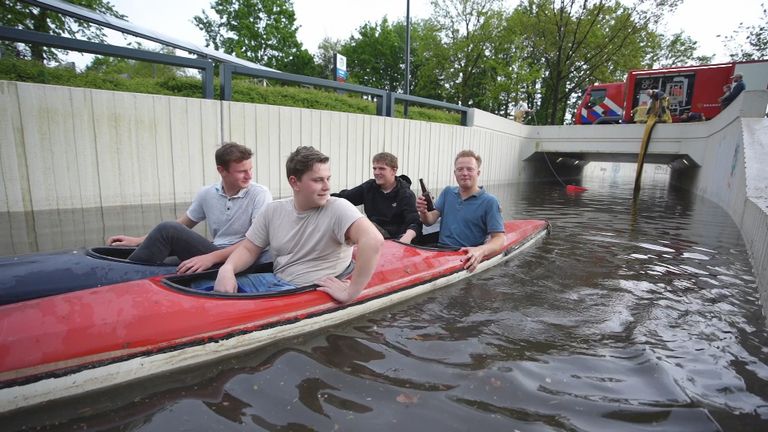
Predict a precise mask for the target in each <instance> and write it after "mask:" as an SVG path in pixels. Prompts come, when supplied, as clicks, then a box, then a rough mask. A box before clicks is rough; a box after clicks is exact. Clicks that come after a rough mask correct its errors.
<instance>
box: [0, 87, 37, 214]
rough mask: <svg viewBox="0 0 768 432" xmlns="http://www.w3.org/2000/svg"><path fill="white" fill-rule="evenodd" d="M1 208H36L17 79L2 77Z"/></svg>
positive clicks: (0, 106) (8, 209)
mask: <svg viewBox="0 0 768 432" xmlns="http://www.w3.org/2000/svg"><path fill="white" fill-rule="evenodd" d="M0 143H2V145H0V170H2V172H1V173H0V180H2V182H3V187H2V188H0V189H1V190H0V212H6V211H12V212H18V211H25V210H31V209H32V203H31V201H30V195H31V194H30V191H29V176H28V174H27V158H26V152H25V150H24V136H23V129H22V122H21V109H20V107H19V94H18V86H17V85H16V83H11V82H8V81H0Z"/></svg>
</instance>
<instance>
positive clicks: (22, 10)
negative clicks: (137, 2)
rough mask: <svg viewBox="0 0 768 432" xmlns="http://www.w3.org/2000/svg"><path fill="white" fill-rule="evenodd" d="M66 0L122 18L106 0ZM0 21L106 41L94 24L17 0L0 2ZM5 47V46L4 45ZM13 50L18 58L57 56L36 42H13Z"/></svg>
mask: <svg viewBox="0 0 768 432" xmlns="http://www.w3.org/2000/svg"><path fill="white" fill-rule="evenodd" d="M69 2H70V3H72V4H75V5H78V6H83V7H86V8H88V9H91V10H94V11H96V12H100V13H102V14H106V15H110V16H113V17H116V18H125V15H122V14H121V13H119V12H118V11H117V10H116V9H115V7H114V6H113V5H112V3H110V2H109V1H107V0H69ZM0 24H2V25H4V26H8V27H14V28H19V29H25V30H34V31H37V32H41V33H48V34H52V35H57V36H69V37H72V38H77V39H84V40H88V41H92V42H104V41H105V40H106V39H105V34H104V31H103V29H102V28H101V27H100V26H98V25H95V24H89V23H87V22H84V21H80V20H76V19H74V18H71V17H67V16H64V15H61V14H59V13H57V12H53V11H49V10H47V9H43V8H40V7H38V6H33V5H31V4H29V3H26V2H21V1H18V0H7V1H4V2H3V5H2V6H0ZM6 46H9V45H8V44H6ZM13 51H14V52H15V55H16V57H18V58H31V59H33V60H36V61H39V62H40V63H43V62H45V61H48V62H55V61H59V55H58V54H57V52H56V51H54V50H53V49H48V48H44V47H42V46H39V45H31V46H28V47H24V46H21V45H19V44H16V45H13Z"/></svg>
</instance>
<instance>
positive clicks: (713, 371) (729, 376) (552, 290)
mask: <svg viewBox="0 0 768 432" xmlns="http://www.w3.org/2000/svg"><path fill="white" fill-rule="evenodd" d="M665 180H666V179H664V178H660V179H659V181H649V182H646V184H645V186H644V188H643V191H642V193H641V197H640V200H639V201H638V203H637V204H633V202H632V200H631V196H632V189H631V183H627V182H621V183H619V182H614V181H610V179H608V177H607V176H606V177H601V176H599V175H597V176H594V177H592V178H590V177H587V178H585V179H584V183H583V184H584V185H585V186H587V187H588V188H589V190H588V191H587V192H585V193H583V194H580V195H568V194H566V193H565V191H564V189H563V187H562V186H561V185H559V184H551V183H549V184H545V183H534V184H524V185H509V186H494V187H489V188H488V189H489V191H490V192H492V193H494V194H496V195H497V196H498V197H499V198H500V201H501V203H502V207H503V211H504V215H505V218H507V219H509V218H524V219H547V220H549V221H550V222H551V223H552V232H551V235H550V236H549V237H547V238H546V239H544V240H543V241H542V242H540V243H538V244H537V245H535V246H534V247H532V248H530V249H528V250H527V251H526V252H524V253H522V254H520V255H519V256H518V257H517V258H514V259H512V260H511V261H509V262H507V263H505V264H502V265H501V266H499V267H496V268H493V269H491V270H489V271H487V272H484V273H481V274H478V275H476V276H474V277H472V278H469V279H466V280H464V281H461V282H458V283H455V284H453V285H449V286H448V287H445V288H443V289H440V290H438V291H437V292H433V293H431V294H429V295H426V296H423V297H419V298H417V299H414V300H411V301H410V302H406V303H402V304H398V305H396V306H394V307H392V308H389V309H386V310H383V311H380V312H378V313H374V314H371V315H369V316H367V317H364V318H358V319H356V320H353V321H350V322H348V323H347V324H345V325H342V326H337V327H332V328H330V329H325V330H322V331H320V332H316V333H311V334H308V335H305V336H303V337H301V338H296V339H291V340H286V341H281V342H278V343H275V344H273V345H270V346H267V347H265V348H263V349H259V350H256V351H252V352H249V353H247V354H244V355H240V356H236V357H232V358H228V359H225V360H221V361H219V362H216V363H213V364H207V365H201V366H198V367H194V368H190V369H185V370H181V371H178V372H175V373H172V374H167V375H164V376H160V377H154V378H151V379H147V380H144V381H140V382H138V383H133V384H129V385H125V386H121V387H119V388H116V389H113V390H109V391H104V392H100V393H97V394H95V395H91V396H86V397H81V398H75V399H71V400H68V401H65V402H62V403H56V404H49V406H47V407H44V408H40V409H35V410H30V411H26V412H20V413H17V414H15V415H12V416H6V417H0V423H2V424H3V428H2V429H3V430H17V429H29V430H83V429H87V430H121V431H128V430H131V431H133V430H135V431H168V430H188V431H211V430H280V431H289V430H290V431H311V430H317V431H331V430H349V431H357V430H366V431H385V430H386V431H391V430H400V431H426V430H435V431H437V430H440V431H463V430H478V431H483V430H493V431H496V430H499V431H501V430H503V431H514V430H518V431H672V430H674V431H718V430H723V431H751V430H755V431H756V430H768V366H767V365H768V331H766V326H765V318H764V317H763V315H762V312H761V307H760V305H759V304H758V297H759V296H758V292H757V286H756V280H755V278H754V276H753V274H752V268H751V265H750V262H749V259H748V255H747V250H746V247H745V245H744V242H743V240H742V239H741V236H740V233H739V230H738V228H737V227H736V225H735V224H734V222H733V221H732V220H731V219H730V217H729V216H728V214H727V213H726V212H725V211H724V210H723V209H721V208H720V207H718V206H717V205H715V204H714V203H712V202H710V201H707V200H705V199H703V198H701V197H699V196H695V195H693V194H692V193H690V192H688V191H685V190H678V189H676V188H674V187H668V186H667V184H666V182H665ZM177 207H180V209H178V208H170V209H165V210H163V211H164V212H165V213H164V215H165V216H164V217H165V218H166V219H173V218H175V214H174V211H179V212H180V211H183V208H184V207H183V206H177ZM81 212H82V211H81ZM102 212H103V211H102ZM119 213H120V216H119V218H118V219H120V218H121V219H120V220H121V222H120V223H121V224H122V225H121V226H119V227H117V226H114V224H115V223H116V222H114V221H115V220H116V218H117V216H116V217H113V218H104V219H103V220H107V221H109V222H106V223H104V222H102V223H103V225H102V226H101V227H99V228H98V229H97V230H100V232H98V234H93V236H92V237H91V238H89V240H87V241H91V242H92V243H90V244H88V245H96V244H98V241H100V240H98V239H100V238H102V237H104V236H105V235H108V234H110V233H111V232H109V231H113V230H115V229H119V230H123V229H131V228H135V227H131V226H129V225H130V224H129V223H128V222H126V221H132V222H131V223H138V224H139V226H140V227H141V228H142V229H146V228H148V227H149V226H151V225H152V224H153V223H155V222H157V221H158V220H159V219H158V218H157V215H153V214H149V215H148V214H147V212H146V211H144V212H142V214H143V216H141V218H140V219H142V221H140V222H136V219H137V217H130V215H128V216H126V212H124V211H121V212H119ZM153 218H154V219H153ZM6 219H7V220H10V219H11V218H6ZM74 219H76V218H74ZM97 219H98V218H97ZM126 224H127V225H126ZM71 225H72V226H76V227H81V226H98V224H95V225H94V224H92V223H83V222H79V221H75V222H73V223H72V224H71ZM145 227H146V228H145ZM80 231H83V232H84V231H87V229H80V228H78V232H80ZM133 234H139V233H138V232H135V233H133ZM32 237H34V236H32ZM65 237H66V236H65ZM70 237H72V238H79V237H78V235H72V236H69V237H67V238H66V239H62V240H60V242H62V243H63V242H65V241H66V240H67V239H69V238H70ZM35 242H36V243H40V241H39V240H36V241H35ZM21 243H23V242H21V241H17V243H16V244H17V247H18V244H21ZM27 244H29V242H28V243H27ZM66 247H73V246H71V245H67V246H66ZM4 253H5V254H8V252H7V251H4ZM16 253H18V252H16Z"/></svg>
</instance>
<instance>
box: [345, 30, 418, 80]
mask: <svg viewBox="0 0 768 432" xmlns="http://www.w3.org/2000/svg"><path fill="white" fill-rule="evenodd" d="M357 33H358V35H357V36H352V37H351V38H350V39H349V41H347V42H346V43H345V44H344V46H343V47H342V49H341V53H342V54H344V55H345V56H346V57H347V71H348V72H349V78H350V82H354V83H359V84H362V85H366V86H369V87H374V88H379V89H385V90H389V91H396V92H403V91H404V88H403V83H404V81H405V76H404V71H405V57H404V54H405V26H404V25H403V23H402V22H396V23H394V24H390V23H389V20H388V19H387V17H384V18H382V20H381V22H379V23H365V24H363V26H362V27H360V28H359V29H358V30H357Z"/></svg>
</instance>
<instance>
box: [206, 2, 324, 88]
mask: <svg viewBox="0 0 768 432" xmlns="http://www.w3.org/2000/svg"><path fill="white" fill-rule="evenodd" d="M211 9H213V12H214V14H215V16H209V15H208V13H207V12H205V11H203V14H202V15H196V16H195V17H194V18H193V22H194V24H195V26H197V28H199V29H200V30H202V31H203V32H204V33H205V40H206V46H213V48H214V49H216V50H221V51H224V52H225V53H227V54H231V55H234V56H236V57H240V58H243V59H246V60H250V61H253V62H256V63H259V64H262V65H264V66H268V67H271V68H275V69H279V70H282V71H285V72H293V73H298V74H305V75H316V74H317V73H318V72H319V71H318V69H317V68H316V66H315V64H314V61H313V59H312V56H311V55H310V54H309V52H308V51H307V50H306V49H304V47H303V46H302V45H301V42H299V40H298V39H297V38H296V32H297V31H298V26H296V16H295V13H294V11H293V2H292V1H291V0H214V1H213V2H212V3H211Z"/></svg>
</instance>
